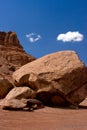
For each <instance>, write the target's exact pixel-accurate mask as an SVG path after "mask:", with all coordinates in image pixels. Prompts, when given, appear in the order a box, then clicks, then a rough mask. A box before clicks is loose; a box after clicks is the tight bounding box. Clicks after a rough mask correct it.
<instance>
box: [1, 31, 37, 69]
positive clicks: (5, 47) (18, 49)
mask: <svg viewBox="0 0 87 130" xmlns="http://www.w3.org/2000/svg"><path fill="white" fill-rule="evenodd" d="M1 56H3V57H4V58H5V59H6V60H8V61H9V62H10V63H13V64H14V65H15V66H16V67H20V66H22V65H24V64H26V63H28V62H31V61H33V60H35V58H34V57H33V56H31V55H29V54H27V53H26V52H25V51H24V50H23V47H22V46H21V45H20V42H19V40H18V38H17V35H16V33H15V32H8V33H6V32H0V57H1Z"/></svg>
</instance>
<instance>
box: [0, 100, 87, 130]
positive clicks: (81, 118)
mask: <svg viewBox="0 0 87 130" xmlns="http://www.w3.org/2000/svg"><path fill="white" fill-rule="evenodd" d="M0 130H87V99H86V100H84V102H82V103H81V106H80V108H79V109H77V110H74V109H64V108H51V107H45V108H43V109H39V110H36V111H34V112H24V111H7V110H0Z"/></svg>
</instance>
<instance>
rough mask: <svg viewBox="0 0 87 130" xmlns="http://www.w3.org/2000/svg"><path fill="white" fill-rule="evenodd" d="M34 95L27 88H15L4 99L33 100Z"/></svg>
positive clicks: (33, 92)
mask: <svg viewBox="0 0 87 130" xmlns="http://www.w3.org/2000/svg"><path fill="white" fill-rule="evenodd" d="M35 97H36V93H35V91H33V90H32V89H30V88H29V87H24V86H23V87H15V88H13V89H12V90H11V91H10V92H9V93H8V94H7V96H6V97H5V98H6V99H22V98H25V99H26V98H27V99H28V98H31V99H32V98H35Z"/></svg>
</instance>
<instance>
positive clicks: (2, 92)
mask: <svg viewBox="0 0 87 130" xmlns="http://www.w3.org/2000/svg"><path fill="white" fill-rule="evenodd" d="M12 88H13V85H12V84H11V83H10V82H9V81H8V80H7V79H3V78H1V77H0V99H1V98H4V97H5V96H6V95H7V93H8V92H9V91H10V90H11V89H12Z"/></svg>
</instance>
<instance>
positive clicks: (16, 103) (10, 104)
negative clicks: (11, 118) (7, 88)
mask: <svg viewBox="0 0 87 130" xmlns="http://www.w3.org/2000/svg"><path fill="white" fill-rule="evenodd" d="M0 107H1V108H2V109H8V110H17V109H23V108H25V107H26V104H25V103H24V102H22V101H21V100H18V99H3V100H2V101H0Z"/></svg>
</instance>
